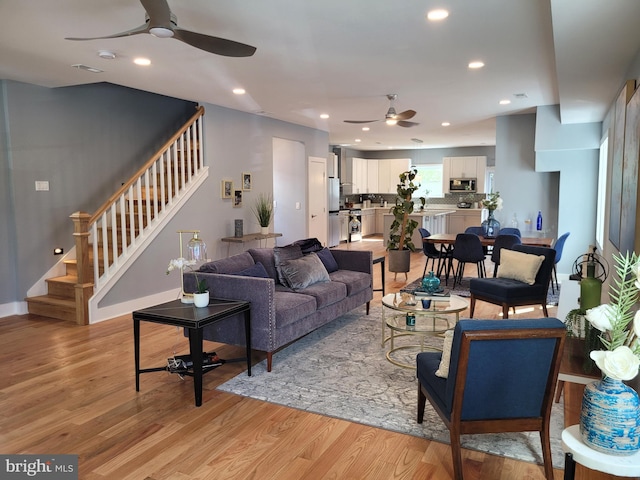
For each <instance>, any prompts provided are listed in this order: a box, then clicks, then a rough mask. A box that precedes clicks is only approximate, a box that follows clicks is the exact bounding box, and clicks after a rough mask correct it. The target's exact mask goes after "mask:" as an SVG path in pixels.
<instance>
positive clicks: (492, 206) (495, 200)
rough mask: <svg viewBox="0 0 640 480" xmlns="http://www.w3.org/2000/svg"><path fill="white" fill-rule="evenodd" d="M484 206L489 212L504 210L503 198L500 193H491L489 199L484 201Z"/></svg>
mask: <svg viewBox="0 0 640 480" xmlns="http://www.w3.org/2000/svg"><path fill="white" fill-rule="evenodd" d="M482 206H483V207H484V208H487V209H489V210H502V198H500V192H495V193H494V192H491V193H490V194H489V195H487V198H485V199H484V200H482Z"/></svg>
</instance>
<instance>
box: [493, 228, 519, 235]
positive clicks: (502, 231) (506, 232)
mask: <svg viewBox="0 0 640 480" xmlns="http://www.w3.org/2000/svg"><path fill="white" fill-rule="evenodd" d="M498 235H517V236H519V237H522V234H521V233H520V229H519V228H515V227H505V228H501V229H500V231H498Z"/></svg>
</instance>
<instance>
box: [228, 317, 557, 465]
mask: <svg viewBox="0 0 640 480" xmlns="http://www.w3.org/2000/svg"><path fill="white" fill-rule="evenodd" d="M380 322H381V311H380V306H377V307H374V306H372V308H371V313H370V315H369V316H367V315H365V312H364V307H362V308H359V309H356V310H353V311H352V312H350V313H349V314H346V315H343V316H342V317H340V318H338V319H336V320H334V321H332V322H330V323H329V324H327V325H325V326H324V327H322V328H320V329H318V330H316V331H315V332H312V333H311V334H309V335H307V336H306V337H304V338H302V339H301V340H298V341H297V342H295V343H293V344H292V345H290V346H289V347H287V348H285V349H284V350H282V351H280V352H278V353H277V354H275V355H274V359H273V371H272V372H270V373H267V371H266V361H263V362H261V363H259V364H258V365H256V366H255V367H254V368H253V369H252V376H251V377H247V376H246V374H240V375H238V376H236V377H234V378H233V379H231V380H229V381H228V382H226V383H224V384H222V385H220V386H219V387H218V388H219V389H220V390H223V391H226V392H231V393H235V394H238V395H243V396H247V397H251V398H255V399H258V400H264V401H267V402H271V403H276V404H279V405H285V406H288V407H293V408H297V409H300V410H306V411H309V412H313V413H319V414H321V415H326V416H330V417H336V418H340V419H343V420H348V421H351V422H357V423H362V424H365V425H370V426H372V427H378V428H383V429H386V430H392V431H396V432H400V433H404V434H408V435H413V436H416V437H422V438H427V439H431V440H436V441H438V442H442V443H447V444H448V443H449V432H448V430H447V429H446V427H445V426H444V424H443V423H442V421H441V420H440V418H439V417H438V415H437V414H436V413H435V411H434V410H433V409H432V408H431V406H430V405H429V402H427V407H426V412H425V418H424V423H423V424H422V425H419V424H418V423H416V419H415V418H416V402H417V380H416V378H415V371H414V370H409V369H404V368H400V367H396V366H395V365H393V364H391V363H390V362H389V361H388V360H387V359H386V357H385V355H386V350H387V349H388V348H382V347H381V346H380V341H381V338H380V335H381V326H380V325H381V324H380ZM402 340H408V341H410V340H411V337H405V338H404V339H402ZM427 341H428V342H430V344H431V345H432V346H435V347H438V346H439V347H441V346H442V339H441V338H431V339H428V340H427ZM414 342H415V339H414ZM399 343H400V341H399V340H396V346H397V345H398V344H399ZM402 352H406V353H402ZM397 353H398V354H399V355H397V356H394V358H395V359H396V360H400V361H402V362H406V363H410V364H411V363H415V355H416V350H401V351H400V352H397ZM562 405H563V403H562V402H560V403H557V404H554V406H553V411H552V415H551V451H552V454H553V464H554V466H555V467H556V468H563V465H564V457H563V453H562V447H561V441H560V435H561V433H562V429H563V423H564V417H563V409H562ZM462 446H463V447H464V448H468V449H473V450H479V451H482V452H487V453H492V454H496V455H501V456H505V457H509V458H515V459H518V460H524V461H528V462H533V463H538V464H540V465H541V464H542V453H541V446H540V437H539V435H538V433H509V434H485V435H463V436H462Z"/></svg>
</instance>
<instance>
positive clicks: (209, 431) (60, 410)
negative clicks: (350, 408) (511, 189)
mask: <svg viewBox="0 0 640 480" xmlns="http://www.w3.org/2000/svg"><path fill="white" fill-rule="evenodd" d="M341 248H357V249H371V250H373V251H374V252H375V254H374V256H378V255H382V254H384V253H385V251H384V248H383V246H382V242H381V240H380V238H377V239H376V240H375V241H370V240H365V241H362V242H359V243H357V244H351V245H343V246H342V247H341ZM423 267H424V256H423V255H422V254H421V253H415V254H413V258H412V270H411V272H410V274H409V275H408V279H409V280H413V279H414V278H417V277H418V276H420V275H421V273H422V269H423ZM374 270H375V282H376V285H379V283H378V282H379V281H380V268H379V267H378V266H377V265H375V266H374ZM487 270H488V271H492V270H491V269H490V268H489V264H488V265H487ZM469 274H472V271H471V270H469ZM401 277H402V278H401ZM405 283H406V280H405V279H404V276H402V275H398V278H397V280H394V279H393V274H389V273H388V272H387V275H386V289H387V291H388V292H391V291H395V290H397V289H399V288H400V287H402V286H403V285H404V284H405ZM379 301H380V293H379V292H376V293H375V294H374V300H373V302H379ZM498 313H499V308H498V307H496V306H492V305H488V304H482V303H481V304H479V306H478V307H477V315H476V317H478V318H498ZM554 313H555V308H554V309H551V310H550V314H551V315H553V314H554ZM540 315H541V312H538V311H530V312H524V313H519V314H517V315H516V317H517V316H521V317H525V316H526V317H532V316H540ZM141 332H142V337H141V338H142V341H141V345H142V348H141V349H142V352H141V364H142V366H143V367H150V366H157V365H162V364H163V363H164V362H166V359H167V357H169V356H171V355H172V354H173V353H174V352H175V353H178V354H181V353H187V352H188V342H187V341H186V339H185V338H184V337H183V335H182V333H181V331H178V330H177V329H176V328H173V327H168V326H162V325H154V324H149V323H145V322H143V323H142V328H141ZM0 346H1V349H0V359H1V361H2V364H3V371H4V374H3V375H2V378H1V379H0V412H1V413H0V452H1V453H5V454H7V453H34V454H36V453H37V454H52V453H53V454H56V453H57V454H62V453H70V454H78V455H79V460H80V463H79V477H80V478H81V479H87V480H93V479H96V480H97V479H109V480H111V479H117V480H124V479H135V480H140V479H146V480H160V479H176V480H187V479H201V480H204V479H216V480H221V479H261V480H264V479H279V480H289V479H290V480H298V479H316V478H317V479H320V478H331V479H381V480H388V479H400V478H407V479H434V480H447V479H450V478H452V468H451V456H450V452H449V446H448V445H446V444H440V443H437V442H431V441H428V440H424V439H420V438H415V437H412V436H407V435H402V434H398V433H394V432H389V431H385V430H380V429H375V428H371V427H367V426H363V425H359V424H356V423H350V422H346V421H343V420H337V419H333V418H328V417H323V416H321V415H316V414H312V413H306V412H303V411H299V410H295V409H291V408H286V407H281V406H277V405H273V404H269V403H265V402H261V401H258V400H253V399H248V398H243V397H240V396H236V395H232V394H228V393H224V392H220V391H217V390H216V386H217V385H219V384H221V383H223V382H224V381H226V380H227V379H229V378H232V377H233V376H235V375H237V374H239V373H241V372H242V370H243V364H242V363H230V364H226V365H224V366H223V367H221V368H219V369H217V370H216V371H215V372H212V373H209V374H207V375H206V376H205V378H204V394H203V405H202V407H200V408H196V407H195V406H194V403H193V383H192V379H191V378H186V379H185V380H181V379H180V378H179V377H178V376H176V375H171V374H168V373H165V372H158V373H149V374H145V375H142V376H141V391H140V392H138V393H137V392H136V391H135V381H134V365H133V336H132V322H131V318H130V316H126V317H122V318H118V319H113V320H109V321H106V322H102V323H100V324H97V325H89V326H77V325H75V324H72V323H69V322H64V321H58V320H48V319H44V318H42V317H38V316H36V315H23V316H11V317H5V318H2V319H0ZM214 349H215V350H216V351H217V352H218V353H219V354H220V355H221V356H222V357H223V358H231V357H236V356H241V355H242V350H241V349H238V348H235V347H230V346H224V345H219V344H208V345H207V350H208V351H211V350H214ZM263 358H264V355H263V354H256V355H255V361H256V362H257V361H260V360H262V359H263ZM274 368H278V363H277V356H276V357H275V358H274ZM463 461H464V472H465V478H466V479H467V480H474V479H488V480H496V479H503V480H511V479H532V480H534V479H543V478H544V475H543V471H542V468H541V467H540V466H538V465H534V464H530V463H526V462H518V461H514V460H509V459H505V458H502V457H498V456H493V455H488V454H483V453H480V452H474V451H465V452H464V457H463ZM554 474H555V477H554V478H555V479H556V480H559V479H561V478H562V471H561V470H556V471H555V472H554ZM577 478H579V479H592V480H593V479H596V478H598V479H600V478H610V477H596V476H593V475H592V474H588V475H584V472H583V471H582V470H580V467H579V471H578V477H577Z"/></svg>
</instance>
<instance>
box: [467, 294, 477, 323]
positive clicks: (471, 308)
mask: <svg viewBox="0 0 640 480" xmlns="http://www.w3.org/2000/svg"><path fill="white" fill-rule="evenodd" d="M475 309H476V297H474V296H473V294H472V295H471V298H470V302H469V318H473V311H474V310H475Z"/></svg>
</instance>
